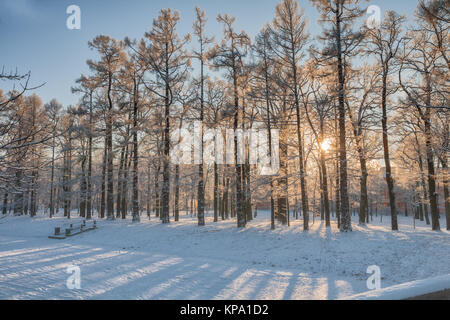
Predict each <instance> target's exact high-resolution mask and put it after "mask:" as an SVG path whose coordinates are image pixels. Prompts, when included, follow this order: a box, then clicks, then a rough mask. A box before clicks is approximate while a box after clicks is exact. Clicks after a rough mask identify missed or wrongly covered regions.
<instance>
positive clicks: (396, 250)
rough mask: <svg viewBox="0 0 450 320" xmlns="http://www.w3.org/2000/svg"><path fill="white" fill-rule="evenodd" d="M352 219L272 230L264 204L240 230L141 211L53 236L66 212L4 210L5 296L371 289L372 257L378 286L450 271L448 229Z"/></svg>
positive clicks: (0, 294) (326, 293)
mask: <svg viewBox="0 0 450 320" xmlns="http://www.w3.org/2000/svg"><path fill="white" fill-rule="evenodd" d="M353 218H354V224H353V229H354V232H351V233H340V232H338V230H337V226H336V224H335V223H334V222H333V224H332V229H331V230H329V229H328V230H327V229H326V228H325V224H324V223H323V222H321V221H320V220H319V221H317V220H316V221H315V223H314V224H313V225H312V226H311V230H310V231H308V232H304V231H303V230H302V226H303V221H302V220H298V221H295V220H294V221H291V227H287V226H281V225H277V229H276V230H275V231H271V230H270V219H269V213H268V212H262V211H260V212H259V214H258V218H257V219H256V220H254V221H251V222H250V223H249V224H248V227H247V228H245V229H242V230H239V229H237V228H236V223H235V221H234V220H229V221H225V222H222V221H221V222H219V223H213V221H212V218H211V216H209V217H207V226H206V227H203V228H200V227H198V226H197V225H196V218H195V217H190V216H186V215H182V216H181V221H180V222H178V223H175V222H172V223H171V224H170V225H162V224H161V223H160V221H159V219H157V218H154V217H152V220H151V221H148V219H147V218H146V217H142V219H141V220H142V222H141V223H137V224H133V223H132V222H131V218H130V219H128V220H125V221H123V220H116V221H106V220H102V221H98V227H99V228H98V229H97V230H94V231H89V232H86V233H83V234H81V235H78V236H75V237H71V238H67V239H65V240H54V239H48V236H49V235H51V234H52V233H53V229H54V227H55V226H60V225H61V224H62V223H67V220H66V219H64V218H62V217H56V218H53V219H49V218H48V217H45V216H43V215H40V216H38V217H35V218H30V217H27V216H22V217H13V216H8V217H6V218H4V219H0V299H177V300H178V299H188V300H191V299H207V300H209V299H233V300H236V299H251V300H262V299H286V300H294V299H342V298H346V297H350V296H352V295H355V294H359V293H363V292H367V291H368V289H367V285H366V281H367V279H368V277H369V276H370V274H366V271H367V268H368V267H369V266H371V265H377V266H379V267H380V269H381V285H382V288H387V287H390V286H393V285H398V284H402V283H405V282H410V281H416V280H422V279H428V278H433V277H438V276H442V275H448V274H450V233H449V232H448V231H441V232H433V231H431V230H430V229H431V228H430V227H429V226H426V225H425V224H424V223H423V222H420V221H416V229H415V230H414V228H413V221H412V218H409V217H408V218H406V217H399V227H400V230H401V231H399V232H392V231H391V230H390V219H389V217H384V218H383V222H382V223H381V222H380V217H378V218H375V217H374V221H373V223H372V224H369V225H367V226H358V225H357V219H358V218H357V217H353ZM316 219H317V218H316ZM78 220H79V219H72V220H71V221H72V222H76V221H78ZM442 225H445V221H444V220H442ZM69 266H78V267H80V270H81V289H73V290H70V289H68V288H67V286H66V281H67V279H68V278H69V276H70V274H68V273H67V268H68V267H69ZM437 279H439V278H437ZM445 279H447V278H445ZM436 281H437V282H439V280H436ZM374 294H375V293H374Z"/></svg>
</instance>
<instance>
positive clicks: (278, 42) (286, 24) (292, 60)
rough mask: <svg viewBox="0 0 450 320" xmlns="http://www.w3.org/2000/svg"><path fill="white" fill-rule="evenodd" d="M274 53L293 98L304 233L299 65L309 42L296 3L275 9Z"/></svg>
mask: <svg viewBox="0 0 450 320" xmlns="http://www.w3.org/2000/svg"><path fill="white" fill-rule="evenodd" d="M273 28H274V30H273V42H274V44H273V46H272V48H273V50H274V53H275V54H276V55H277V57H278V58H279V60H278V61H279V63H280V64H282V65H283V66H284V67H285V74H284V75H282V76H281V77H282V81H283V86H285V87H286V88H288V90H289V96H292V99H293V104H294V108H295V112H296V120H297V140H298V154H299V163H300V188H301V194H302V199H301V201H302V211H303V222H304V224H303V230H308V229H309V212H308V211H309V209H308V195H307V185H306V175H305V159H304V154H303V153H304V150H303V141H302V140H303V139H302V128H301V112H300V95H301V89H300V86H301V84H300V76H299V73H298V70H299V66H300V63H301V61H302V59H303V57H304V52H303V50H304V47H305V44H306V41H307V40H308V35H307V33H306V20H305V17H304V11H299V6H298V2H297V1H295V0H283V1H282V2H281V3H280V4H278V5H277V7H276V9H275V19H274V21H273Z"/></svg>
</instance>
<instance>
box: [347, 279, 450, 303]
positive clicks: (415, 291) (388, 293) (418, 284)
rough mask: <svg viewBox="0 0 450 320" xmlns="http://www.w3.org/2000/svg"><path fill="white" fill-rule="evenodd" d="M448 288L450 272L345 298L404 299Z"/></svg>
mask: <svg viewBox="0 0 450 320" xmlns="http://www.w3.org/2000/svg"><path fill="white" fill-rule="evenodd" d="M449 289H450V274H447V275H444V276H439V277H434V278H430V279H425V280H417V281H411V282H407V283H402V284H399V285H396V286H392V287H389V288H385V289H380V290H374V291H369V292H366V293H361V294H357V295H354V296H351V297H348V298H346V300H405V299H409V298H415V297H420V296H423V295H427V294H430V293H436V292H441V291H444V290H449Z"/></svg>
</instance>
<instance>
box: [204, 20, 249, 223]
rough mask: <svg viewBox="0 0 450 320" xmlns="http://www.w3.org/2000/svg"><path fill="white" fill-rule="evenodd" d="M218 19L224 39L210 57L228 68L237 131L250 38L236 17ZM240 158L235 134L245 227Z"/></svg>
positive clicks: (216, 64) (239, 198) (239, 202)
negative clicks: (237, 24) (238, 28)
mask: <svg viewBox="0 0 450 320" xmlns="http://www.w3.org/2000/svg"><path fill="white" fill-rule="evenodd" d="M217 21H218V22H220V23H222V24H223V26H224V31H223V32H224V39H223V40H222V42H221V43H220V44H216V45H215V46H214V48H213V49H212V50H211V53H210V59H211V60H212V61H213V65H214V67H215V68H219V69H226V70H227V71H228V73H227V78H228V79H229V80H231V82H232V86H233V99H234V124H233V129H234V132H235V133H236V132H237V130H238V129H239V118H240V114H241V113H242V107H241V106H240V105H239V98H240V97H239V87H240V82H241V81H242V77H243V75H244V73H245V65H244V58H245V56H246V55H247V53H248V49H249V46H250V38H249V37H248V35H247V34H246V33H245V32H241V33H237V32H236V31H235V29H234V26H233V24H234V22H235V21H236V18H234V17H233V18H232V17H230V16H229V15H227V14H225V15H224V16H222V15H220V14H219V15H218V17H217ZM239 160H240V159H238V136H237V134H235V135H234V161H235V172H236V176H235V181H236V195H235V197H236V215H237V226H238V228H244V227H245V225H246V217H245V214H244V210H243V208H244V206H243V205H244V203H243V202H244V201H243V184H242V165H241V163H239V162H240V161H239Z"/></svg>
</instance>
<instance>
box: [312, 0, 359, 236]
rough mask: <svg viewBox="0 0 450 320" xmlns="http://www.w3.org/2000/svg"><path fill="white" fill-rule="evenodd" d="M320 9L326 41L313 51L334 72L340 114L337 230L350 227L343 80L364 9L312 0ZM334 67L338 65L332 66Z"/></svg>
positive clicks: (352, 0)
mask: <svg viewBox="0 0 450 320" xmlns="http://www.w3.org/2000/svg"><path fill="white" fill-rule="evenodd" d="M312 3H313V5H314V6H315V7H316V8H317V10H318V11H319V13H320V20H319V21H320V22H321V23H323V24H324V25H328V26H329V27H328V29H327V28H324V31H323V34H322V36H321V37H319V39H320V40H322V41H323V42H325V46H324V47H323V49H322V50H321V51H320V52H318V51H315V54H316V61H317V62H318V63H320V64H326V65H329V66H330V65H332V66H333V69H334V70H333V73H334V74H335V75H336V84H337V97H338V105H337V107H338V118H339V176H340V179H339V180H340V181H339V182H340V190H339V193H340V211H341V224H340V230H341V231H343V232H348V231H352V225H351V215H350V207H349V197H348V177H347V175H348V174H347V167H348V164H347V146H346V124H345V123H346V108H345V100H346V88H345V87H346V83H347V80H348V79H347V74H348V73H349V71H350V70H349V69H350V60H351V58H352V57H353V56H355V55H356V54H357V53H358V49H359V44H360V42H361V40H362V38H363V34H362V33H361V32H359V31H354V30H353V25H354V23H355V21H356V20H357V19H358V18H359V17H361V15H362V14H363V11H362V10H361V9H360V8H359V6H358V5H359V0H332V1H328V0H317V1H312ZM336 67H337V69H335V68H336Z"/></svg>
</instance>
